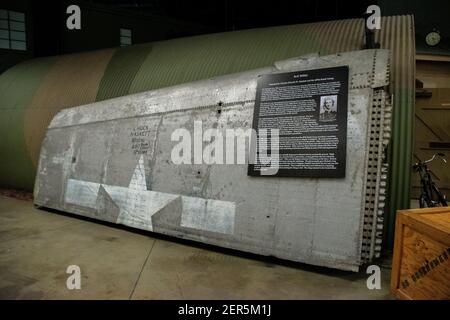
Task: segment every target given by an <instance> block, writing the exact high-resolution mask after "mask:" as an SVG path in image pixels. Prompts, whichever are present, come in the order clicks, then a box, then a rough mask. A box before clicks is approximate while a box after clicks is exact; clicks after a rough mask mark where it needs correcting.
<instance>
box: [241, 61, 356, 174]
mask: <svg viewBox="0 0 450 320" xmlns="http://www.w3.org/2000/svg"><path fill="white" fill-rule="evenodd" d="M347 102H348V66H340V67H333V68H324V69H315V70H306V71H297V72H288V73H276V74H267V75H261V76H260V77H259V79H258V87H257V90H256V101H255V109H254V114H253V129H254V130H255V131H256V140H255V141H253V142H252V145H251V148H252V149H251V150H252V151H253V156H252V157H251V159H252V160H253V161H251V162H250V163H249V166H248V175H250V176H275V177H314V178H342V177H345V164H346V142H347V141H346V140H347Z"/></svg>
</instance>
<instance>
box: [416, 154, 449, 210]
mask: <svg viewBox="0 0 450 320" xmlns="http://www.w3.org/2000/svg"><path fill="white" fill-rule="evenodd" d="M436 156H437V157H439V158H440V159H441V160H442V161H443V162H444V163H447V160H446V159H445V154H443V153H435V154H434V155H433V157H431V158H430V159H428V160H425V161H419V162H417V163H416V164H414V166H413V169H414V170H415V171H417V172H418V173H419V175H420V185H421V189H422V192H421V194H420V198H419V204H420V207H421V208H431V207H438V206H442V207H447V206H448V205H447V199H446V198H445V195H443V194H442V192H441V191H440V190H439V188H438V187H437V186H436V184H435V183H434V181H433V180H432V179H431V173H430V170H429V169H428V166H427V163H429V162H431V161H433V160H434V159H435V158H436Z"/></svg>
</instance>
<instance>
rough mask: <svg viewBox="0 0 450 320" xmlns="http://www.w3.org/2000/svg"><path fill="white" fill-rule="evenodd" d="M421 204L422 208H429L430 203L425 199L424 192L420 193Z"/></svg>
mask: <svg viewBox="0 0 450 320" xmlns="http://www.w3.org/2000/svg"><path fill="white" fill-rule="evenodd" d="M419 206H420V207H421V208H428V203H427V201H426V199H425V196H424V195H423V194H421V195H420V198H419Z"/></svg>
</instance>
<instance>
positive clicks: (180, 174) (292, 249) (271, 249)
mask: <svg viewBox="0 0 450 320" xmlns="http://www.w3.org/2000/svg"><path fill="white" fill-rule="evenodd" d="M377 53H379V54H377ZM386 53H387V52H386V51H384V50H364V51H355V52H347V53H339V54H337V55H328V56H311V57H300V58H298V59H291V60H289V61H279V62H277V63H276V64H275V66H274V67H266V68H262V69H256V70H252V71H248V72H244V73H239V74H235V75H229V76H224V77H218V78H214V79H209V80H202V81H197V82H192V83H186V84H183V85H178V86H174V87H169V88H164V89H158V90H154V91H149V92H144V93H138V94H133V95H129V96H124V97H120V98H115V99H111V100H105V101H101V102H96V103H93V104H90V105H86V106H80V107H76V108H71V109H65V110H63V111H61V112H60V113H58V114H57V115H56V116H55V118H54V119H53V120H52V122H51V124H50V126H49V130H48V132H47V135H46V138H45V141H44V144H43V148H42V153H41V158H40V163H39V168H38V175H37V180H36V186H35V203H36V204H37V205H40V206H45V207H50V208H55V209H58V210H64V211H68V212H72V213H76V214H80V215H83V216H88V217H92V218H96V219H100V220H106V221H110V222H115V223H119V224H125V225H128V226H132V227H136V228H140V229H144V230H150V231H154V232H159V233H164V234H169V235H172V236H176V237H181V238H188V239H192V240H195V241H201V242H205V243H210V244H214V245H219V246H223V247H228V248H234V249H238V250H243V251H249V252H253V253H257V254H262V255H273V256H277V257H280V258H284V259H289V260H293V261H301V262H306V263H310V264H315V265H321V266H327V267H333V268H338V269H343V270H353V271H356V270H358V268H359V266H360V264H361V263H362V262H363V261H370V260H371V258H372V257H373V256H374V255H376V254H375V253H376V252H378V251H377V248H375V241H376V239H378V238H376V235H375V234H372V225H370V227H369V228H366V227H365V229H363V228H362V225H363V224H364V225H366V224H367V222H368V221H365V220H367V219H368V218H372V220H373V219H374V215H375V214H376V210H374V209H373V207H368V206H366V203H375V202H377V201H378V200H379V197H378V190H379V188H378V185H379V184H380V183H381V180H380V179H379V178H378V176H379V175H378V172H379V171H380V170H381V169H377V168H380V165H381V162H380V161H378V159H382V158H383V148H381V147H379V146H380V145H381V144H382V143H383V140H382V135H380V133H379V131H376V132H373V127H377V126H379V125H384V121H383V119H384V117H379V116H377V115H378V109H380V108H382V109H383V110H384V100H382V99H379V95H380V96H383V92H384V90H385V88H384V87H381V88H372V87H371V86H366V87H363V88H359V87H358V86H356V87H354V88H350V89H349V93H348V101H349V103H348V130H347V131H348V132H347V151H346V152H347V165H346V172H347V174H346V176H345V178H342V179H318V178H302V179H290V178H276V177H259V178H255V177H250V176H248V175H247V174H246V172H247V165H246V164H234V165H226V164H205V163H201V164H179V165H177V164H175V163H174V162H172V161H173V158H172V157H171V155H172V151H173V146H174V142H173V141H172V133H173V132H174V131H175V130H176V129H180V128H184V129H185V130H187V131H188V132H189V133H190V136H191V137H193V136H194V135H195V134H196V133H195V127H196V121H199V120H201V121H203V123H202V126H203V127H204V129H207V128H217V129H220V130H226V129H242V130H246V129H249V128H251V123H252V117H253V109H254V103H255V101H254V99H255V95H256V84H257V79H258V76H259V75H261V74H267V73H279V72H287V71H295V70H310V69H316V68H327V67H334V66H342V65H346V66H349V76H350V78H352V77H353V76H354V75H355V74H360V73H365V72H366V70H368V71H367V72H369V73H370V74H369V77H370V79H373V78H374V75H375V74H380V75H384V77H387V75H388V72H387V71H386V70H385V69H386V68H387V66H388V63H387V59H388V55H387V54H386ZM377 59H384V60H386V61H385V62H384V63H378V64H377V63H376V62H375V60H377ZM374 65H376V66H377V67H375V69H376V70H373V69H372V66H374ZM368 66H369V67H368ZM378 68H381V69H383V70H378ZM382 77H383V76H380V80H383V82H384V83H388V80H387V79H383V78H382ZM356 84H357V83H356ZM375 92H376V93H375ZM374 97H376V99H375V100H376V101H377V103H376V104H374V103H373V101H374ZM219 102H221V106H220V109H221V112H220V114H219V113H217V108H218V105H219ZM373 105H375V106H376V107H377V109H376V110H375V113H376V115H375V116H374V115H372V114H371V113H370V111H371V110H372V109H374V108H373V107H372V106H373ZM142 128H143V129H142ZM136 130H145V135H144V136H143V137H145V138H143V140H144V142H143V144H141V145H143V146H145V151H146V152H145V153H142V154H140V153H138V154H136V153H135V152H134V151H135V149H134V146H133V143H132V138H133V137H134V136H135V133H136ZM194 144H195V142H194ZM374 152H377V154H376V155H375V154H374ZM246 153H247V154H248V144H247V148H246ZM369 168H370V170H369ZM373 168H375V170H373ZM368 183H370V186H371V187H374V192H371V193H370V194H367V192H366V189H365V186H366V185H367V184H368ZM366 230H367V231H368V232H369V234H368V236H367V237H363V231H366ZM363 239H367V240H368V246H367V248H368V250H369V256H368V257H367V258H366V257H364V259H363V255H362V247H364V246H363V245H362V244H363ZM371 250H372V251H373V252H372V253H370V251H371Z"/></svg>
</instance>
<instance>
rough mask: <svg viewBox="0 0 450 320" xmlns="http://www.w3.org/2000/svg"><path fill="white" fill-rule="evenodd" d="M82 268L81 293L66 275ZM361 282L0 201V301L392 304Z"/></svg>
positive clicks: (385, 275) (385, 277)
mask: <svg viewBox="0 0 450 320" xmlns="http://www.w3.org/2000/svg"><path fill="white" fill-rule="evenodd" d="M69 265H78V266H79V267H80V268H81V290H68V289H67V288H66V279H67V277H68V276H69V275H68V274H66V268H67V267H68V266H69ZM389 273H390V270H389V269H388V268H386V267H382V288H381V290H368V289H367V287H366V278H367V275H366V274H365V273H364V272H361V273H359V274H354V273H350V272H342V271H336V270H331V269H326V268H317V267H312V266H307V265H303V264H298V263H290V262H287V261H281V260H277V259H271V258H263V257H258V256H255V255H248V254H242V253H239V252H235V251H231V250H224V249H220V248H217V247H211V246H206V245H202V244H196V243H190V242H185V241H180V240H176V239H172V238H169V237H162V236H159V235H155V234H152V233H146V232H141V231H137V230H131V229H127V228H121V227H116V226H113V225H105V224H101V223H97V222H93V221H89V220H85V219H80V218H77V217H75V216H68V215H64V214H59V213H55V212H48V211H44V210H38V209H36V208H34V206H33V204H32V202H31V201H24V200H18V199H14V198H9V197H5V196H0V298H1V299H391V298H392V297H391V295H390V294H389Z"/></svg>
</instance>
